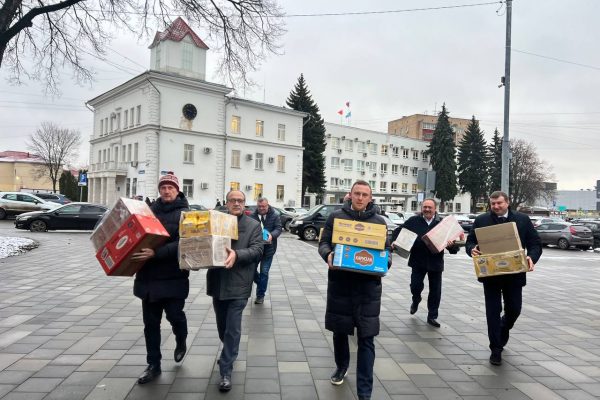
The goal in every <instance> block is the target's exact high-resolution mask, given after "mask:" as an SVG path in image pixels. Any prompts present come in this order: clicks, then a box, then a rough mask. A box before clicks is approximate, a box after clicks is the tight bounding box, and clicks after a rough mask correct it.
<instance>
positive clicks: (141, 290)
mask: <svg viewBox="0 0 600 400" xmlns="http://www.w3.org/2000/svg"><path fill="white" fill-rule="evenodd" d="M150 209H151V210H152V212H153V213H154V215H155V216H156V218H158V220H159V221H160V222H161V224H163V226H164V227H165V229H166V230H167V232H169V236H170V237H169V239H168V240H167V241H166V242H165V243H164V244H163V245H161V246H159V247H157V248H156V249H154V257H152V258H151V259H149V260H148V261H147V262H146V263H145V264H144V266H143V267H142V268H141V269H140V270H139V271H138V273H137V274H136V275H135V282H134V284H133V294H134V295H135V296H136V297H139V298H140V299H147V300H150V301H154V300H159V299H164V298H176V299H186V298H187V296H188V293H189V290H190V282H189V280H188V276H189V272H188V271H182V270H180V269H179V259H178V256H177V250H178V246H179V216H180V215H181V212H182V211H187V210H188V209H189V205H188V201H187V199H186V198H185V196H184V194H183V193H181V192H179V194H178V195H177V198H176V199H175V201H173V202H172V203H163V201H162V199H160V198H158V199H157V200H156V201H155V202H154V203H153V204H152V206H151V207H150Z"/></svg>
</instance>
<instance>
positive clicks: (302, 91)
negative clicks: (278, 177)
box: [286, 74, 327, 196]
mask: <svg viewBox="0 0 600 400" xmlns="http://www.w3.org/2000/svg"><path fill="white" fill-rule="evenodd" d="M286 103H287V105H288V107H290V108H292V109H294V110H296V111H302V112H305V113H307V114H308V115H307V116H306V117H305V118H304V126H303V127H302V146H303V147H304V154H303V157H302V196H304V194H305V193H306V192H307V191H308V192H311V193H316V194H317V195H318V196H322V195H323V193H324V192H325V183H326V182H325V156H324V155H323V152H324V151H325V146H326V144H327V143H326V142H325V125H324V121H323V118H321V114H320V113H319V106H317V104H316V103H315V102H314V101H313V99H312V97H311V95H310V91H309V90H308V87H307V85H306V82H305V80H304V75H303V74H300V78H298V83H296V86H294V89H293V90H292V91H291V92H290V96H289V97H288V99H287V101H286Z"/></svg>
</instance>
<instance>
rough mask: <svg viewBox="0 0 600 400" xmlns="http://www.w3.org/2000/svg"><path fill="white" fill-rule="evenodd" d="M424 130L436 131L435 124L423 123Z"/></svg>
mask: <svg viewBox="0 0 600 400" xmlns="http://www.w3.org/2000/svg"><path fill="white" fill-rule="evenodd" d="M423 129H429V130H431V131H434V130H435V124H432V123H431V122H423Z"/></svg>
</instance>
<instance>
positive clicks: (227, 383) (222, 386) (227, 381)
mask: <svg viewBox="0 0 600 400" xmlns="http://www.w3.org/2000/svg"><path fill="white" fill-rule="evenodd" d="M230 390H231V377H230V376H227V375H225V376H222V377H221V382H219V392H229V391H230Z"/></svg>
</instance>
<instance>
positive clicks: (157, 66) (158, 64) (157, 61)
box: [154, 44, 160, 69]
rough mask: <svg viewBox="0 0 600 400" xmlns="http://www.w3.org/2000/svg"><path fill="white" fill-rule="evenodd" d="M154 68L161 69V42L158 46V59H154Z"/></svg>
mask: <svg viewBox="0 0 600 400" xmlns="http://www.w3.org/2000/svg"><path fill="white" fill-rule="evenodd" d="M154 69H160V44H159V45H158V46H157V47H156V60H155V61H154Z"/></svg>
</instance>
